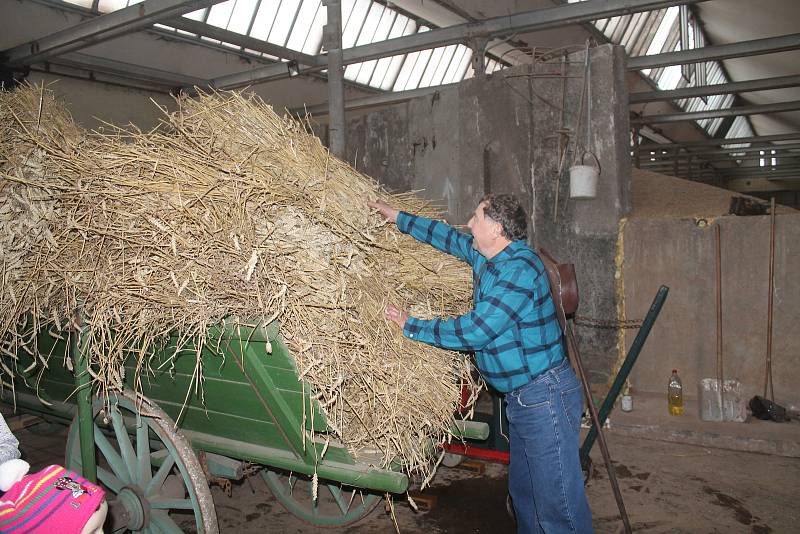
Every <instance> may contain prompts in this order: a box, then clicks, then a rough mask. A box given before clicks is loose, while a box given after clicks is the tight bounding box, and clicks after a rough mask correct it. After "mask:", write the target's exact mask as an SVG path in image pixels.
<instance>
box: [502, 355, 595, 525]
mask: <svg viewBox="0 0 800 534" xmlns="http://www.w3.org/2000/svg"><path fill="white" fill-rule="evenodd" d="M506 406H507V408H506V416H507V418H508V429H509V442H510V443H509V446H510V448H511V464H510V465H509V468H508V491H509V493H510V494H511V499H512V501H513V503H514V513H515V515H516V518H517V532H518V533H520V534H521V533H525V534H528V533H534V532H535V533H541V532H546V533H561V532H576V533H580V534H583V533H585V532H592V513H591V511H590V510H589V503H588V502H587V500H586V492H585V491H584V489H583V472H582V471H581V465H580V456H579V453H578V433H579V431H580V423H581V411H582V408H583V391H582V386H581V383H580V382H579V381H578V378H577V377H576V376H575V372H574V371H573V370H572V367H570V365H569V362H568V361H567V360H566V359H565V360H564V362H563V363H561V364H559V365H558V366H556V367H554V368H552V369H550V370H548V371H545V372H544V373H542V374H540V375H539V376H537V377H536V378H534V379H533V380H532V381H531V382H529V383H528V384H526V385H524V386H522V387H521V388H519V389H516V390H514V391H512V392H510V393H508V394H507V395H506Z"/></svg>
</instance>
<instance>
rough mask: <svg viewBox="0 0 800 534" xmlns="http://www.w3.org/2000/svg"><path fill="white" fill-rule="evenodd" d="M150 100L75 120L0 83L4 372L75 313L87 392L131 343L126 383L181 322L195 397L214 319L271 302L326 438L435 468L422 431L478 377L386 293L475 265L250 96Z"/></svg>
mask: <svg viewBox="0 0 800 534" xmlns="http://www.w3.org/2000/svg"><path fill="white" fill-rule="evenodd" d="M162 111H163V112H164V114H163V120H162V123H161V124H160V125H159V126H158V127H157V128H155V129H154V130H153V131H150V132H141V131H139V130H137V129H135V128H134V127H128V128H127V129H122V128H117V127H110V128H108V129H107V130H110V133H108V132H106V133H99V132H84V131H82V130H80V128H78V127H77V126H76V125H75V124H74V123H73V121H72V120H71V118H70V117H69V115H68V113H66V111H65V110H64V109H63V107H62V106H61V105H60V104H59V103H58V102H56V100H55V99H54V97H53V95H52V93H51V92H50V91H48V90H46V89H45V88H43V87H27V88H22V89H19V90H17V91H15V92H13V93H2V94H0V119H2V121H3V122H2V126H0V158H2V159H0V169H1V170H2V182H0V200H2V204H1V205H0V217H1V218H2V219H1V220H0V224H2V226H3V234H2V236H3V237H2V238H0V239H1V240H2V241H0V244H1V245H2V250H1V251H0V252H2V284H3V291H2V308H1V309H0V321H2V323H1V324H0V328H2V330H0V334H2V352H3V355H2V362H3V371H4V381H5V382H6V383H7V384H8V385H10V386H12V387H13V380H14V377H15V376H16V375H17V373H18V371H19V369H17V368H16V354H17V353H18V351H19V350H27V351H29V352H32V353H36V354H37V358H39V359H40V360H41V363H43V364H49V362H47V356H46V355H41V354H38V351H37V350H36V346H35V336H34V335H33V333H34V332H35V331H37V330H39V329H41V328H49V329H50V330H52V331H59V330H60V329H62V328H63V327H64V326H65V324H66V321H67V320H68V319H69V318H70V317H73V316H74V314H75V312H76V310H80V311H81V313H82V320H83V322H84V328H85V329H86V332H87V335H88V337H89V340H90V342H89V348H90V351H91V354H90V358H91V364H92V375H93V378H94V381H95V385H96V386H97V389H98V390H100V391H101V392H102V391H106V390H108V389H116V388H119V387H121V386H122V383H123V381H124V379H125V369H124V366H123V362H124V361H125V359H126V358H130V357H131V356H132V355H133V356H135V362H136V364H137V365H136V368H137V373H136V377H135V382H136V383H140V382H138V381H140V380H143V379H146V377H147V376H148V374H150V373H152V372H153V369H154V368H155V367H166V368H169V367H170V366H171V365H172V362H173V358H174V357H175V356H176V354H170V358H168V359H167V360H159V361H154V360H153V354H155V353H156V351H155V349H156V348H158V347H160V346H162V345H161V344H163V342H164V341H165V340H166V339H167V337H168V336H169V335H170V334H173V333H175V332H178V333H180V342H179V344H178V347H179V350H180V351H181V353H183V352H185V351H186V350H188V349H191V350H193V351H194V353H195V355H196V362H197V363H196V369H195V376H194V378H193V389H192V391H191V392H187V395H189V394H194V395H199V396H202V387H201V386H202V367H203V365H209V364H213V363H209V362H204V361H203V358H201V357H200V353H201V349H202V348H203V347H204V346H207V345H208V344H209V342H210V341H209V338H208V335H207V331H208V327H209V325H216V324H220V323H221V322H222V321H223V320H225V319H226V318H228V319H230V318H234V320H239V321H242V322H247V321H252V320H254V319H257V320H266V321H270V320H273V319H276V320H278V321H279V322H280V325H281V335H282V337H283V339H284V340H285V342H286V343H287V345H288V346H289V348H290V350H291V352H292V355H293V356H294V358H295V359H296V363H297V368H298V371H299V373H300V375H301V378H303V379H304V380H306V381H307V383H308V384H310V386H311V390H312V392H311V394H312V395H313V396H314V397H315V398H317V399H318V400H319V407H321V408H322V409H323V410H324V412H325V415H326V417H327V420H328V421H329V425H330V429H331V430H332V432H333V433H332V435H331V434H329V435H328V438H330V437H333V438H335V439H337V440H339V441H341V442H342V443H344V444H345V445H346V446H347V447H348V448H349V449H350V450H351V451H353V452H354V453H355V454H360V453H361V452H362V451H371V452H374V451H379V452H380V461H379V463H380V464H382V465H388V464H389V463H390V462H392V461H395V460H399V461H401V462H403V463H404V464H405V466H406V468H407V469H408V470H409V471H418V472H421V473H422V474H424V475H427V474H429V470H430V466H431V464H430V460H431V459H430V450H429V444H430V442H431V440H433V441H434V442H441V441H447V440H449V439H450V435H449V425H450V422H451V421H452V417H453V413H454V411H455V409H456V406H457V403H458V400H459V393H460V391H459V390H460V383H462V382H467V383H470V384H471V383H472V381H473V379H472V378H471V376H470V374H469V372H468V368H467V365H466V364H465V362H464V360H463V358H462V357H461V356H459V355H458V354H457V353H453V352H448V351H443V350H439V349H435V348H432V347H429V346H426V345H422V344H419V343H416V342H412V341H409V340H406V339H405V338H404V337H403V336H402V334H401V332H400V331H399V329H398V328H397V327H396V326H394V325H393V324H390V323H388V322H387V321H386V320H385V319H384V317H383V310H384V308H385V305H386V303H387V302H388V301H391V302H395V303H397V304H400V305H402V306H405V307H407V308H409V309H411V310H412V311H413V312H414V314H415V315H417V316H423V317H433V316H440V315H455V314H459V313H464V312H465V311H466V310H468V309H469V306H470V297H471V280H470V275H469V270H468V269H467V268H466V267H465V266H464V265H463V264H461V263H459V262H458V261H456V260H455V259H453V258H451V257H449V256H445V255H443V254H441V253H438V252H436V251H434V250H432V249H431V248H430V247H428V246H427V245H422V244H420V243H418V242H417V241H415V240H414V239H412V238H410V237H408V236H405V235H402V234H400V233H399V232H398V231H397V230H396V228H395V227H394V226H393V225H391V224H388V223H386V221H384V220H383V218H382V217H381V216H380V215H379V214H376V213H371V212H370V211H369V210H368V208H367V207H366V202H367V201H369V200H374V199H378V198H380V199H383V200H385V201H387V202H389V203H390V204H392V205H394V206H396V207H399V208H400V209H404V210H407V211H409V212H414V213H419V214H423V215H426V216H431V217H437V216H439V212H438V211H437V210H436V209H435V208H434V207H432V206H430V205H429V204H427V203H426V202H425V201H423V200H422V199H420V198H419V197H417V196H415V195H413V194H401V195H395V194H389V193H388V192H386V191H385V190H383V189H381V188H380V186H379V185H378V184H377V183H376V182H375V181H374V180H372V179H370V178H368V177H366V176H363V175H361V174H360V173H358V172H356V171H355V170H354V169H352V168H351V167H349V166H348V165H347V164H345V163H343V162H341V161H339V160H337V159H335V158H333V157H331V156H330V155H329V153H328V151H327V150H326V149H325V147H324V146H322V144H321V143H320V142H319V140H318V139H317V138H316V137H314V136H313V135H310V134H309V133H307V132H306V128H305V125H304V124H303V123H301V122H298V121H295V120H291V119H285V118H281V117H279V116H278V115H277V114H275V113H274V112H273V110H272V109H271V108H270V107H269V106H268V105H266V104H265V103H263V102H262V101H261V100H259V99H258V98H257V97H253V96H246V95H244V94H242V93H236V92H230V93H228V92H226V93H213V94H204V93H200V94H199V95H198V96H197V97H195V98H191V99H189V98H180V99H178V100H177V111H175V112H172V113H168V112H167V111H166V110H162ZM211 348H213V347H211ZM265 357H269V356H268V355H265ZM473 386H474V384H473ZM305 416H306V417H309V416H310V414H305ZM323 439H327V438H323Z"/></svg>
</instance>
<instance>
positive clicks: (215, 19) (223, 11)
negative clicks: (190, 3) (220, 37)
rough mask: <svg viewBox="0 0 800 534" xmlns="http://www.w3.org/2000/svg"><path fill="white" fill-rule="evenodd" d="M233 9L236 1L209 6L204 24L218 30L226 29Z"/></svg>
mask: <svg viewBox="0 0 800 534" xmlns="http://www.w3.org/2000/svg"><path fill="white" fill-rule="evenodd" d="M234 7H236V0H228V1H227V2H222V3H220V4H215V5H213V6H211V11H209V13H208V18H207V19H206V24H210V25H212V26H216V27H218V28H227V27H228V23H229V22H230V21H231V13H233V8H234Z"/></svg>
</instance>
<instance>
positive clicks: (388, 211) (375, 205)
mask: <svg viewBox="0 0 800 534" xmlns="http://www.w3.org/2000/svg"><path fill="white" fill-rule="evenodd" d="M367 206H369V207H370V208H372V209H374V210H378V211H379V212H380V213H381V215H383V216H384V217H386V220H387V221H391V222H393V223H397V214H398V213H400V210H396V209H394V208H393V207H391V206H390V205H388V204H386V203H383V202H380V201H376V202H367Z"/></svg>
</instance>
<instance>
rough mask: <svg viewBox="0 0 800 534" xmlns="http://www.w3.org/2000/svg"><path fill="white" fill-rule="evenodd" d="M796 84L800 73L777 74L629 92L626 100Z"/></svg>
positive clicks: (696, 94) (720, 93)
mask: <svg viewBox="0 0 800 534" xmlns="http://www.w3.org/2000/svg"><path fill="white" fill-rule="evenodd" d="M798 85H800V75H795V76H778V77H775V78H764V79H762V80H750V81H745V82H732V83H719V84H714V85H700V86H697V87H684V88H682V89H673V90H671V91H647V92H640V93H631V94H630V97H629V99H628V102H629V103H631V104H641V103H644V102H658V101H661V100H679V99H681V98H693V97H698V96H710V95H722V94H726V93H749V92H752V91H764V90H768V89H783V88H784V87H795V86H798Z"/></svg>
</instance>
